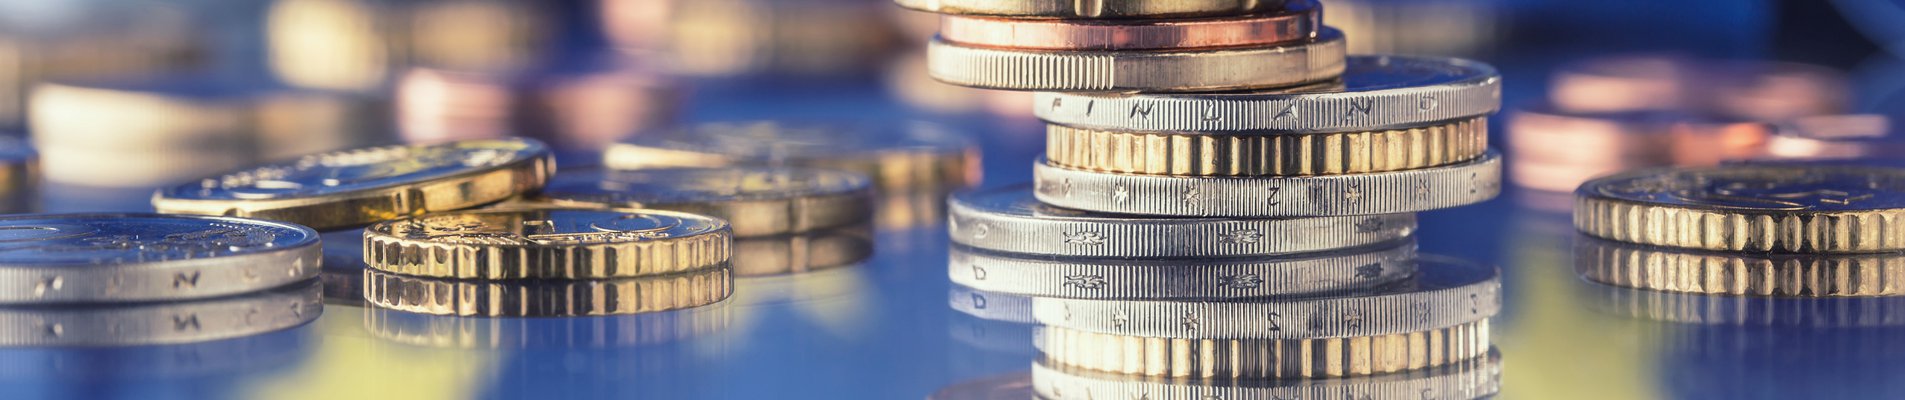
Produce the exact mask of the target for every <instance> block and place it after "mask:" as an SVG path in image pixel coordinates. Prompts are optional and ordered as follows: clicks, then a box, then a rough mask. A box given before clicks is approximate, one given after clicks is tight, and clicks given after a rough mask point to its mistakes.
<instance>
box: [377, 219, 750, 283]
mask: <svg viewBox="0 0 1905 400" xmlns="http://www.w3.org/2000/svg"><path fill="white" fill-rule="evenodd" d="M731 238H732V235H731V234H730V233H729V231H728V225H727V223H726V222H723V221H721V220H719V219H714V218H709V217H704V216H700V215H694V214H687V213H678V212H671V211H607V210H565V209H540V210H535V209H532V210H504V211H465V212H455V213H443V214H430V215H424V216H421V217H415V218H409V219H403V220H396V221H388V222H384V223H379V224H376V225H371V227H369V228H365V229H364V262H365V264H367V265H369V266H370V267H371V268H374V269H377V270H381V271H387V272H392V273H398V274H405V275H413V276H426V277H437V278H457V279H492V280H494V279H522V278H547V279H606V278H628V277H637V276H650V275H662V274H669V273H676V272H683V271H693V270H699V269H704V268H711V267H716V266H724V265H726V264H727V262H728V254H729V246H730V240H731Z"/></svg>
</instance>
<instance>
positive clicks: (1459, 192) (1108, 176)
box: [1032, 151, 1502, 218]
mask: <svg viewBox="0 0 1905 400" xmlns="http://www.w3.org/2000/svg"><path fill="white" fill-rule="evenodd" d="M1501 163H1502V157H1501V153H1497V152H1494V151H1490V152H1489V153H1488V154H1487V155H1485V156H1483V157H1482V158H1480V159H1476V160H1474V161H1469V162H1465V163H1461V164H1455V165H1447V166H1440V167H1433V168H1423V169H1413V170H1405V171H1392V172H1376V173H1367V174H1344V175H1317V176H1290V177H1236V178H1232V177H1178V176H1166V175H1137V174H1120V173H1109V172H1092V171H1081V170H1074V169H1068V168H1061V167H1055V166H1051V165H1049V164H1048V163H1046V162H1045V159H1044V158H1043V157H1041V158H1040V159H1039V160H1038V161H1037V164H1036V165H1034V166H1033V167H1032V170H1033V174H1034V176H1035V180H1034V183H1035V184H1036V185H1037V195H1038V201H1041V202H1044V203H1046V204H1051V205H1053V206H1058V207H1064V208H1072V209H1078V210H1086V211H1095V212H1104V213H1120V214H1132V215H1156V216H1184V217H1190V216H1197V217H1243V218H1276V217H1331V216H1351V215H1375V214H1393V213H1412V212H1420V211H1429V210H1436V209H1442V208H1450V207H1457V206H1464V205H1469V204H1475V203H1479V202H1483V201H1487V200H1488V199H1492V198H1495V196H1496V195H1497V194H1500V193H1501Z"/></svg>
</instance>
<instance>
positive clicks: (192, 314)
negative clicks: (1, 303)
mask: <svg viewBox="0 0 1905 400" xmlns="http://www.w3.org/2000/svg"><path fill="white" fill-rule="evenodd" d="M320 286H322V285H320V284H319V283H318V282H317V281H316V280H307V281H305V282H304V283H302V284H297V285H292V286H286V287H281V288H278V289H272V290H269V291H264V292H258V293H251V294H245V295H242V296H229V297H221V298H217V299H210V300H194V301H186V302H168V303H147V304H136V305H102V306H87V307H0V346H133V345H146V344H170V343H191V342H204V341H212V340H219V339H228V338H234V337H242V336H250V335H256V334H262V333H266V332H272V331H277V330H281V329H286V328H291V327H295V326H299V325H303V324H305V323H307V322H311V321H314V320H317V318H318V315H319V314H322V313H323V312H324V301H323V289H322V288H321V287H320Z"/></svg>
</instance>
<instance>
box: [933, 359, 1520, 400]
mask: <svg viewBox="0 0 1905 400" xmlns="http://www.w3.org/2000/svg"><path fill="white" fill-rule="evenodd" d="M1501 362H1502V360H1501V355H1500V354H1498V353H1496V352H1494V351H1492V350H1490V351H1488V354H1487V355H1486V356H1481V357H1475V358H1473V359H1469V360H1465V361H1460V362H1454V363H1449V364H1448V365H1442V366H1439V367H1431V368H1426V369H1422V370H1417V371H1407V372H1398V373H1392V374H1383V375H1378V376H1362V377H1349V378H1316V379H1300V380H1274V379H1271V380H1265V379H1173V378H1158V377H1134V376H1130V375H1125V374H1115V373H1106V372H1099V371H1091V370H1085V369H1081V368H1075V367H1068V366H1065V365H1058V364H1055V363H1051V362H1035V363H1033V365H1032V378H1031V383H1029V384H1028V385H1027V386H1030V387H1031V388H1035V389H1037V392H1038V396H1042V398H1046V399H1052V400H1073V399H1087V400H1089V399H1098V398H1102V397H1100V396H1103V395H1104V394H1106V393H1114V394H1131V395H1132V396H1134V397H1136V398H1139V399H1309V400H1371V399H1395V400H1402V399H1409V400H1418V399H1443V400H1459V399H1481V398H1487V397H1489V396H1492V395H1494V394H1496V393H1497V392H1499V391H1500V390H1501ZM954 398H957V397H954ZM1017 398H1020V399H1023V398H1027V397H1026V396H1019V397H1017ZM949 399H951V398H949ZM975 399H977V398H975Z"/></svg>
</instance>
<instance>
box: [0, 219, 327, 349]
mask: <svg viewBox="0 0 1905 400" xmlns="http://www.w3.org/2000/svg"><path fill="white" fill-rule="evenodd" d="M0 226H4V227H5V229H4V230H5V231H6V232H12V233H9V234H7V235H6V239H7V242H8V243H10V244H11V245H10V246H8V247H6V248H5V249H0V275H4V276H0V282H7V284H6V285H8V287H7V288H6V290H4V291H0V293H4V294H0V321H5V323H0V327H5V328H4V332H0V346H73V345H80V346H87V345H91V346H99V345H113V346H116V345H144V344H172V343H188V342H201V341H211V340H219V339H226V338H232V337H241V336H250V335H255V334H261V333H265V332H270V331H276V330H281V329H286V328H290V327H294V326H298V325H302V324H304V323H306V322H310V321H312V320H315V319H317V316H318V314H319V313H321V312H322V311H323V308H322V302H321V301H320V296H321V293H320V291H319V287H318V286H319V285H318V283H317V276H318V264H319V255H320V253H321V251H320V250H319V248H320V239H319V237H318V234H317V232H316V231H313V230H311V229H310V228H306V227H303V226H298V225H294V224H287V223H282V222H271V221H261V220H253V219H245V218H231V217H207V216H185V215H159V214H33V215H16V216H10V217H6V218H0ZM53 305H58V306H53Z"/></svg>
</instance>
